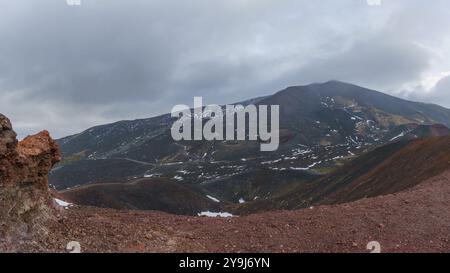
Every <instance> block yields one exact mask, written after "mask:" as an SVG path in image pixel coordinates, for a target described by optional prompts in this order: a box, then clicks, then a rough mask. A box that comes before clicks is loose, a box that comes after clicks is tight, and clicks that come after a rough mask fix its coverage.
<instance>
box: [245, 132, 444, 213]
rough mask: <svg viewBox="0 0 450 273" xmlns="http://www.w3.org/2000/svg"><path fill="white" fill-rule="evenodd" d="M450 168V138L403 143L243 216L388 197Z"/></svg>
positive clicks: (249, 209)
mask: <svg viewBox="0 0 450 273" xmlns="http://www.w3.org/2000/svg"><path fill="white" fill-rule="evenodd" d="M449 169H450V137H448V136H446V137H430V138H425V139H416V140H411V141H400V142H396V143H393V144H390V145H386V146H383V147H380V148H377V149H375V150H373V151H371V152H369V153H367V154H365V155H362V156H360V157H358V158H356V159H355V160H353V161H351V162H349V163H347V164H345V165H344V166H343V167H342V168H339V169H338V170H336V171H334V172H332V173H330V174H328V175H327V176H325V177H323V178H320V179H318V180H316V181H314V182H312V183H310V184H308V185H306V186H302V187H298V188H297V189H295V190H293V191H292V192H290V193H288V194H286V195H284V196H279V197H276V198H273V199H270V200H262V201H256V202H253V203H251V204H244V205H242V206H241V207H240V208H239V209H238V211H239V212H240V213H254V212H257V211H267V210H278V209H298V208H305V207H309V206H313V205H314V206H315V205H321V204H339V203H347V202H352V201H355V200H359V199H363V198H367V197H375V196H380V195H388V194H393V193H397V192H401V191H404V190H406V189H409V188H412V187H414V186H416V185H418V184H420V183H422V182H423V181H426V180H427V179H429V178H431V177H434V176H436V175H439V174H440V173H443V172H444V171H446V170H449Z"/></svg>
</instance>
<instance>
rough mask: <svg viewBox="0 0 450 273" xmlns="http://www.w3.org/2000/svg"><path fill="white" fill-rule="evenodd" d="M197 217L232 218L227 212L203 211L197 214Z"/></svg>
mask: <svg viewBox="0 0 450 273" xmlns="http://www.w3.org/2000/svg"><path fill="white" fill-rule="evenodd" d="M197 215H198V216H205V217H213V218H216V217H223V218H228V217H233V214H231V213H228V212H210V211H204V212H200V213H199V214H197Z"/></svg>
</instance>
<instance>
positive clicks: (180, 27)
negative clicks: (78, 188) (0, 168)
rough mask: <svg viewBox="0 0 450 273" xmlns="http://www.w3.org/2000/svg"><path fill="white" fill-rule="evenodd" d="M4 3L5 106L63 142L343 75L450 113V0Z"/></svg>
mask: <svg viewBox="0 0 450 273" xmlns="http://www.w3.org/2000/svg"><path fill="white" fill-rule="evenodd" d="M81 1H82V5H81V6H69V5H67V3H66V0H38V1H37V0H0V112H1V113H3V114H5V115H7V116H9V117H10V118H11V119H12V121H13V123H14V126H15V129H16V131H18V132H19V134H20V135H21V136H24V135H26V134H29V133H34V132H36V131H39V130H42V129H48V130H50V131H51V133H52V134H53V135H54V136H55V137H62V136H65V135H68V134H73V133H77V132H79V131H82V130H84V129H87V128H88V127H91V126H93V125H97V124H102V123H107V122H112V121H117V120H121V119H134V118H144V117H151V116H154V115H157V114H161V113H167V112H170V110H171V108H172V106H174V105H175V104H179V103H184V104H189V105H192V103H193V96H196V95H197V96H199V95H200V96H203V97H204V98H205V100H206V102H207V103H218V104H223V103H231V102H236V101H239V100H243V99H248V98H252V97H256V96H260V95H267V94H271V93H274V92H276V91H278V90H281V89H283V88H285V87H287V86H290V85H302V84H309V83H313V82H322V81H328V80H331V79H335V80H342V81H347V82H352V83H355V84H359V85H362V86H365V87H369V88H374V89H378V90H380V91H383V92H387V93H391V94H394V95H398V96H403V97H406V98H411V99H414V100H421V101H427V102H435V103H439V104H441V105H445V106H448V107H450V92H449V91H450V29H449V27H448V26H449V25H450V1H448V0H433V1H424V0H381V5H379V6H376V5H375V6H372V5H368V3H367V0H339V1H336V0H305V1H301V0H81Z"/></svg>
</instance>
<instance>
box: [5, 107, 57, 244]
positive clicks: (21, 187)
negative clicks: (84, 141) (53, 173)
mask: <svg viewBox="0 0 450 273" xmlns="http://www.w3.org/2000/svg"><path fill="white" fill-rule="evenodd" d="M60 159H61V156H60V151H59V147H58V144H57V143H56V142H55V141H54V140H53V139H52V138H51V137H50V134H49V133H48V132H47V131H43V132H40V133H39V134H37V135H34V136H29V137H27V138H25V139H24V140H22V141H20V142H18V141H17V137H16V133H15V132H14V131H13V128H12V126H11V123H10V121H9V119H8V118H6V117H5V116H3V115H1V114H0V249H1V250H6V251H8V250H13V249H11V247H12V246H15V245H17V242H18V241H20V240H21V239H24V238H27V237H29V236H30V235H32V234H34V233H41V232H44V233H45V232H46V230H45V225H44V224H43V223H45V221H47V220H48V219H49V218H51V217H52V215H53V214H54V213H53V208H52V207H53V200H52V198H51V196H50V192H49V188H48V180H47V176H48V173H49V171H50V169H51V168H52V167H53V165H54V164H56V163H57V162H58V161H59V160H60Z"/></svg>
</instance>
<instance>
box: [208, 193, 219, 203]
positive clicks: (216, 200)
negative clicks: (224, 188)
mask: <svg viewBox="0 0 450 273" xmlns="http://www.w3.org/2000/svg"><path fill="white" fill-rule="evenodd" d="M206 197H208V198H209V199H211V200H213V201H214V202H216V203H220V200H219V199H217V198H214V197H212V196H211V195H206Z"/></svg>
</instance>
